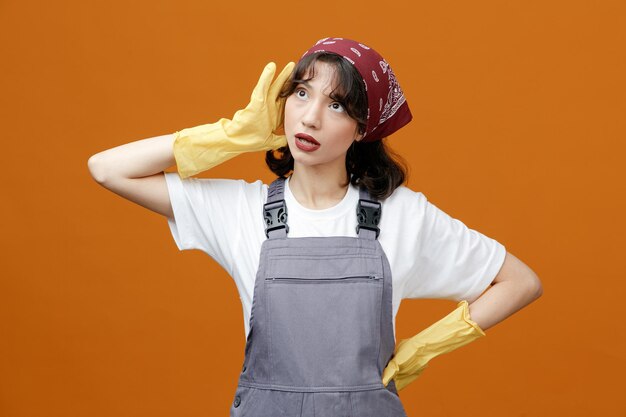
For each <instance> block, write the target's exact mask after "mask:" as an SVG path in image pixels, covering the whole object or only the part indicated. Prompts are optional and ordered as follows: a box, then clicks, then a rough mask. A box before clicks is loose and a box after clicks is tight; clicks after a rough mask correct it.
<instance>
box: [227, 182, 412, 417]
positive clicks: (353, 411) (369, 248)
mask: <svg viewBox="0 0 626 417" xmlns="http://www.w3.org/2000/svg"><path fill="white" fill-rule="evenodd" d="M284 181H285V179H284V178H281V177H279V178H277V179H276V180H274V181H273V182H272V184H270V186H269V190H268V196H267V203H266V204H265V205H264V207H263V215H264V219H265V224H266V229H265V234H266V236H267V237H268V239H267V240H265V241H264V242H263V244H262V245H261V255H260V262H259V269H258V271H257V275H256V280H255V285H254V296H253V301H252V310H251V314H250V330H249V334H248V337H247V340H246V346H245V358H244V364H243V368H242V371H241V375H240V377H239V383H238V386H237V389H236V392H235V396H234V401H233V403H232V405H231V408H230V416H231V417H406V412H405V410H404V407H403V406H402V403H401V402H400V398H399V396H398V393H397V390H396V388H395V384H394V381H393V380H391V381H390V382H389V384H388V385H387V387H385V386H384V385H383V383H382V372H383V369H384V368H385V367H386V366H387V363H388V362H389V360H390V359H391V357H392V355H393V351H394V348H395V342H394V338H393V323H392V299H391V294H392V282H391V269H390V266H389V261H388V260H387V256H386V255H385V253H384V252H383V249H382V247H381V245H380V242H379V241H378V240H377V238H378V235H379V229H378V223H379V220H380V216H381V204H380V203H379V202H378V201H376V200H374V199H372V198H371V196H370V194H369V193H368V192H367V190H366V189H365V188H363V187H361V188H360V191H359V197H360V199H359V203H358V206H357V213H356V214H357V220H358V226H357V234H358V237H349V236H331V237H301V238H287V233H288V232H289V226H288V225H287V206H286V204H285V200H284V199H283V192H284Z"/></svg>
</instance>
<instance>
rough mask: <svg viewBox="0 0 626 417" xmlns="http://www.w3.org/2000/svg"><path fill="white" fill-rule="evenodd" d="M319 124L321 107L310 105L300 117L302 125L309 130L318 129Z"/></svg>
mask: <svg viewBox="0 0 626 417" xmlns="http://www.w3.org/2000/svg"><path fill="white" fill-rule="evenodd" d="M320 123H321V106H320V105H318V104H315V103H310V104H309V106H308V107H307V109H306V111H305V112H304V114H303V115H302V124H303V125H304V126H307V127H311V128H319V127H320Z"/></svg>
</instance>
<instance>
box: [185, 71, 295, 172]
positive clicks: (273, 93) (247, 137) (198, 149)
mask: <svg viewBox="0 0 626 417" xmlns="http://www.w3.org/2000/svg"><path fill="white" fill-rule="evenodd" d="M294 66H295V63H293V62H289V63H288V64H287V65H286V66H285V67H284V68H283V70H282V72H281V73H280V74H279V75H278V77H276V80H275V81H274V82H272V79H273V78H274V74H275V72H276V64H275V63H273V62H270V63H268V64H267V65H266V66H265V68H264V69H263V72H262V73H261V77H260V78H259V81H258V82H257V85H256V87H255V88H254V90H253V91H252V95H251V97H250V103H249V104H248V105H247V106H246V107H245V108H244V109H242V110H238V111H237V112H236V113H235V115H234V116H233V119H232V120H229V119H225V118H222V119H220V120H218V121H217V122H215V123H210V124H206V125H200V126H196V127H191V128H187V129H183V130H181V131H178V132H175V133H174V136H175V139H174V158H175V160H176V167H177V169H178V174H179V176H180V177H181V178H187V177H190V176H192V175H195V174H197V173H199V172H202V171H206V170H208V169H211V168H213V167H214V166H217V165H219V164H221V163H222V162H224V161H227V160H229V159H231V158H234V157H235V156H237V155H239V154H241V153H244V152H256V151H266V150H271V149H277V148H280V147H282V146H286V145H287V138H286V137H285V136H284V135H276V134H275V133H274V131H275V130H276V129H277V128H278V127H279V126H281V125H282V122H283V120H282V117H283V111H284V105H285V99H284V98H278V94H279V93H280V90H281V88H282V86H283V84H284V83H285V81H286V80H287V79H288V78H289V76H290V75H291V72H292V71H293V68H294Z"/></svg>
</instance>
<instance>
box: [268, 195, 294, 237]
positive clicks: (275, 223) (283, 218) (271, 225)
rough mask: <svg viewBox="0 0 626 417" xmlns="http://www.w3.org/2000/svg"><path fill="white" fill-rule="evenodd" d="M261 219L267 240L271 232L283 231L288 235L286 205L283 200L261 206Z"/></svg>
mask: <svg viewBox="0 0 626 417" xmlns="http://www.w3.org/2000/svg"><path fill="white" fill-rule="evenodd" d="M263 217H264V218H265V236H267V238H268V239H269V237H270V234H269V232H271V231H272V230H277V229H282V228H284V229H285V233H289V225H288V224H287V205H286V204H285V200H279V201H274V202H271V203H265V204H263Z"/></svg>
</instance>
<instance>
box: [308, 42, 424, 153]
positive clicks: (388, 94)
mask: <svg viewBox="0 0 626 417" xmlns="http://www.w3.org/2000/svg"><path fill="white" fill-rule="evenodd" d="M315 52H332V53H335V54H338V55H340V56H342V57H343V58H344V59H345V60H346V61H348V62H349V63H350V64H352V65H354V67H355V68H356V69H357V71H358V72H359V74H361V77H362V79H363V84H364V86H365V91H366V93H367V103H368V109H367V129H366V131H365V134H364V137H363V141H364V142H373V141H375V140H380V139H382V138H384V137H387V136H389V135H391V134H392V133H393V132H395V131H397V130H398V129H400V128H401V127H403V126H405V125H406V124H407V123H409V122H410V121H411V119H412V115H411V111H410V110H409V106H408V103H407V102H406V99H405V97H404V93H403V92H402V89H401V88H400V84H399V83H398V80H397V79H396V76H395V74H394V73H393V71H392V70H391V67H390V66H389V64H388V63H387V61H386V60H385V59H384V58H383V57H382V56H380V54H379V53H378V52H376V51H375V50H373V49H372V48H370V47H369V46H366V45H365V44H362V43H358V42H356V41H353V40H350V39H344V38H323V39H320V40H318V41H317V42H316V44H315V45H314V46H313V47H311V48H310V49H309V50H307V51H306V52H305V53H304V54H302V57H301V58H300V59H302V58H303V57H304V56H306V55H307V54H309V53H315Z"/></svg>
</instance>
